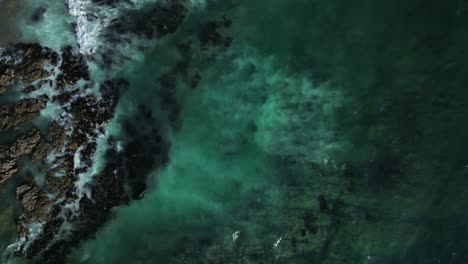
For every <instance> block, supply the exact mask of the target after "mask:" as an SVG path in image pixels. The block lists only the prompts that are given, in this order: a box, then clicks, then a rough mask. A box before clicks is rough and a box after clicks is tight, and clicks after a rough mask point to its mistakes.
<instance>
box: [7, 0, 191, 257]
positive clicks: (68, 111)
mask: <svg viewBox="0 0 468 264" xmlns="http://www.w3.org/2000/svg"><path fill="white" fill-rule="evenodd" d="M100 4H106V3H100ZM109 4H110V3H109ZM151 12H155V13H157V14H158V15H159V16H158V19H157V21H154V23H152V24H151V25H153V26H154V27H151V28H144V29H142V30H143V31H144V32H140V31H141V30H140V28H139V27H138V25H136V27H135V28H124V27H122V25H124V24H114V27H120V31H122V32H120V31H119V29H115V28H112V29H111V31H112V32H116V33H112V34H127V35H128V34H136V35H140V34H142V35H143V36H146V37H148V38H153V37H162V36H164V35H167V34H171V33H173V32H174V31H175V30H176V29H177V27H178V25H179V24H180V23H181V22H182V20H183V18H184V16H185V14H186V12H187V10H186V9H185V8H184V7H183V5H181V4H180V2H178V1H176V2H175V3H174V4H171V5H169V7H161V6H156V7H155V8H154V9H153V10H152V11H151ZM131 15H132V14H131ZM134 15H135V14H133V15H132V16H134ZM136 15H138V14H136ZM111 31H109V32H111ZM112 34H111V35H108V36H107V37H108V38H111V37H112V36H113V35H112ZM114 37H115V36H114ZM111 53H112V52H111V50H109V52H104V54H107V55H110V54H111ZM0 55H1V56H0V99H2V98H4V99H5V100H3V101H2V105H0V133H13V132H12V131H13V130H18V129H19V128H20V127H21V128H22V129H21V132H20V133H19V134H18V132H16V131H14V133H15V135H16V134H18V135H17V136H16V139H14V141H13V142H8V143H7V144H4V145H0V188H2V187H3V186H6V185H8V184H10V185H14V188H15V196H16V200H17V202H18V203H19V205H20V207H21V210H22V213H21V215H20V216H19V218H18V219H17V221H16V225H17V233H18V237H19V240H18V241H17V242H16V243H15V244H14V245H11V246H10V248H13V250H12V254H13V255H16V256H22V257H25V258H26V259H28V260H30V261H32V262H34V263H36V262H37V263H64V262H65V258H66V256H67V254H68V253H69V251H70V249H71V248H72V247H73V246H76V245H77V244H78V243H79V242H80V241H82V240H84V239H88V238H90V237H92V236H93V234H94V233H95V232H96V231H97V230H98V228H99V227H101V226H102V225H103V224H104V223H105V222H106V221H107V220H108V218H109V216H110V215H111V209H112V208H113V207H115V206H118V205H122V204H126V203H128V202H129V201H130V200H131V199H140V198H141V197H142V196H143V193H144V192H145V190H146V187H147V186H146V176H145V175H146V173H147V172H148V171H149V169H150V168H147V169H144V167H145V166H146V167H148V165H151V166H152V167H153V166H162V165H163V164H165V163H167V152H168V149H169V147H168V144H167V143H166V142H165V141H164V139H163V138H162V137H161V136H160V135H159V133H158V131H157V129H156V128H154V129H152V131H151V132H149V134H148V133H146V134H144V133H143V134H142V135H139V136H138V137H134V139H133V140H131V141H130V142H128V143H127V144H126V146H124V147H122V146H117V142H116V140H115V139H113V138H112V137H111V136H108V135H107V133H106V131H105V130H106V129H105V127H106V125H107V124H108V122H109V121H110V120H111V119H112V117H113V115H114V110H115V107H116V105H117V103H118V100H119V92H121V91H124V90H125V89H126V87H127V86H128V82H127V81H126V80H123V79H114V80H107V81H104V82H102V83H100V84H94V83H93V81H92V80H90V74H89V71H88V66H87V62H86V58H85V57H84V56H83V55H82V54H80V53H79V52H78V51H76V50H74V49H73V48H71V47H65V48H64V49H62V50H61V52H59V53H58V52H55V51H53V50H51V49H49V48H47V47H42V46H40V45H39V44H25V43H19V44H12V45H9V46H6V47H4V48H2V49H0ZM102 63H107V64H108V66H110V64H112V63H114V62H113V61H111V60H110V59H109V60H106V56H103V60H102ZM96 85H98V87H99V88H98V91H95V89H96V88H95V87H96ZM93 89H94V90H93ZM10 93H11V94H14V95H15V96H14V98H13V99H11V98H9V97H8V94H10ZM4 101H5V102H4ZM140 110H141V111H142V112H145V110H144V109H143V108H141V109H140ZM50 111H55V112H54V113H55V115H54V116H53V117H52V118H50V117H49V118H48V119H47V118H46V119H47V122H46V124H45V125H44V124H42V125H40V126H38V125H37V124H39V123H40V122H42V123H44V120H42V121H40V120H41V118H42V119H44V118H43V115H44V114H45V113H47V112H50ZM45 115H47V114H45ZM142 116H143V118H144V117H145V115H144V113H143V114H142ZM143 121H144V120H143ZM124 124H125V125H124V126H125V127H124V130H125V131H126V133H133V132H132V131H135V130H136V131H138V127H135V125H134V124H132V122H130V121H128V122H124ZM23 126H24V128H23ZM44 127H46V128H45V129H44ZM99 141H101V144H103V145H105V146H106V148H105V149H104V150H98V147H99V146H98V143H99ZM145 144H146V146H147V147H146V148H144V149H141V147H140V146H141V145H145ZM155 150H157V151H155ZM100 151H101V152H102V151H104V153H99V152H100ZM100 156H102V157H100ZM99 158H103V159H104V160H106V161H107V163H106V164H105V165H104V167H103V168H96V164H94V163H95V162H96V159H99ZM148 159H150V160H149V161H148V162H147V164H144V163H142V162H144V161H146V160H148ZM137 160H140V161H141V162H136V163H135V161H137ZM140 165H142V166H140ZM29 167H34V168H36V169H35V170H28V169H27V168H29ZM24 168H26V169H24ZM142 168H143V169H142ZM145 172H146V173H145ZM38 174H39V175H38ZM132 175H133V176H132ZM132 177H134V178H132ZM127 184H128V186H129V187H126V186H127ZM0 213H2V212H0Z"/></svg>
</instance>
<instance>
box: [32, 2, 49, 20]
mask: <svg viewBox="0 0 468 264" xmlns="http://www.w3.org/2000/svg"><path fill="white" fill-rule="evenodd" d="M46 11H47V8H45V7H44V6H40V7H38V8H36V10H34V12H33V14H32V15H31V21H32V22H34V23H37V22H39V21H41V20H42V18H43V17H44V13H45V12H46Z"/></svg>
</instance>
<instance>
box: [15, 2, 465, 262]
mask: <svg viewBox="0 0 468 264" xmlns="http://www.w3.org/2000/svg"><path fill="white" fill-rule="evenodd" d="M146 2H148V3H149V4H151V2H155V1H145V3H143V4H142V2H141V3H140V4H142V5H141V6H138V8H139V9H144V8H145V7H146V6H145V5H144V4H148V3H146ZM25 3H27V8H26V9H24V10H25V11H24V12H31V10H33V9H35V8H37V7H38V6H39V5H43V4H45V5H47V6H48V7H49V8H48V9H47V10H48V11H46V13H45V14H44V18H43V20H42V21H41V22H40V23H36V24H28V22H27V21H26V22H25V21H24V20H21V21H20V25H21V29H22V31H21V32H22V36H23V38H24V40H26V41H39V42H40V43H41V44H43V45H47V46H50V47H52V48H54V49H57V50H58V49H60V48H61V47H63V46H64V45H67V44H72V45H77V44H76V40H75V38H74V31H73V28H72V27H71V25H72V23H73V22H74V19H75V18H74V17H73V16H70V15H68V13H67V12H66V7H65V6H64V5H63V4H64V3H63V2H60V1H54V2H52V1H30V2H28V1H25ZM191 10H192V11H191V12H190V13H189V15H188V17H187V18H186V19H185V20H184V22H183V23H182V25H181V26H180V28H179V29H178V31H177V32H176V33H175V34H173V35H169V36H167V37H164V38H162V39H158V40H151V41H149V40H145V39H136V38H135V39H133V40H132V41H131V42H129V43H126V44H121V45H120V46H117V47H115V50H117V52H118V53H119V54H124V55H125V56H124V57H128V59H127V60H125V62H124V63H122V64H120V65H118V66H116V67H106V66H102V65H100V64H99V63H95V64H94V63H93V65H92V75H93V76H94V77H93V78H94V80H95V81H96V82H99V81H101V80H103V79H104V78H105V77H108V76H119V77H123V78H125V79H127V80H128V81H129V82H130V86H129V88H128V89H127V90H126V91H125V92H124V93H123V95H122V97H121V100H120V102H119V105H118V107H117V111H116V116H115V118H114V119H113V121H112V122H111V123H110V124H109V126H108V127H107V131H108V133H109V134H110V135H112V136H115V137H116V138H117V139H118V140H119V141H121V142H122V144H125V142H126V141H127V140H129V139H128V137H131V135H128V134H126V133H125V132H124V129H123V126H124V120H125V119H126V118H132V119H135V120H137V118H138V115H140V114H141V113H140V112H139V109H140V108H141V106H144V107H145V109H149V111H150V113H151V119H150V120H151V121H150V122H146V123H145V122H142V123H139V124H138V125H139V126H138V128H139V129H140V130H142V131H145V130H151V129H152V128H154V127H156V128H157V129H158V130H159V131H160V133H161V134H162V135H163V137H164V138H165V139H167V140H168V141H169V142H170V144H171V147H170V152H169V159H168V162H167V164H166V165H165V166H164V167H162V168H156V169H154V170H153V171H151V172H150V173H149V186H150V187H149V189H148V190H147V191H146V192H145V194H144V197H143V198H142V199H141V200H137V201H132V202H131V203H130V204H129V205H127V206H122V207H119V208H116V209H115V212H114V214H113V217H112V219H111V220H110V221H109V222H108V223H107V224H106V225H105V226H104V227H103V228H102V229H101V230H99V231H98V233H97V234H96V237H95V238H93V239H90V240H88V241H83V242H82V243H81V244H80V245H79V246H78V247H76V248H75V249H74V250H73V252H72V253H71V254H70V256H69V257H68V262H69V263H99V264H100V263H103V264H104V263H293V264H295V263H297V264H299V263H327V264H328V263H329V264H331V263H333V264H341V263H369V264H371V263H408V264H409V263H464V261H466V259H467V257H468V256H467V255H468V243H467V242H466V238H467V236H468V226H467V224H468V223H467V220H466V219H468V218H467V217H468V215H467V212H468V211H467V210H466V204H467V202H468V201H467V199H468V197H467V193H466V187H467V186H468V180H467V173H468V169H467V166H468V154H467V152H466V148H465V142H467V140H468V138H467V134H466V132H465V128H466V126H465V123H466V115H467V114H466V113H468V112H467V111H468V106H467V104H466V99H467V98H468V94H467V90H466V89H465V85H466V84H467V83H468V82H467V81H468V80H467V79H466V76H468V75H466V73H467V70H468V68H467V67H468V65H466V63H467V60H466V56H467V45H466V44H467V41H468V39H466V36H465V33H466V29H467V27H468V24H467V22H468V20H467V19H466V15H467V13H466V12H467V11H468V6H467V5H466V4H465V3H464V2H463V1H455V0H453V1H447V2H444V3H441V2H440V1H419V0H411V1H370V0H359V1H352V2H350V1H338V0H333V1H318V0H309V1H302V0H294V1H286V0H271V1H268V2H265V1H259V0H245V1H244V0H239V1H228V2H226V3H224V2H223V3H220V2H217V1H207V2H206V3H203V4H200V3H198V2H197V4H196V5H195V6H194V7H193V8H191ZM223 15H224V16H225V17H227V18H228V19H231V20H232V25H231V26H230V28H227V29H223V32H222V34H223V35H225V36H229V37H232V38H233V42H232V44H231V46H230V47H229V48H228V49H226V50H224V49H222V48H218V49H217V50H216V49H215V48H213V51H210V50H208V51H206V50H205V51H203V50H200V49H199V48H197V45H198V41H197V40H196V36H197V33H198V31H199V29H200V27H201V26H202V25H203V24H205V23H207V22H209V21H212V20H218V19H220V17H221V16H223ZM24 17H26V16H24ZM187 40H192V42H193V45H192V48H193V51H192V58H191V60H192V61H191V66H190V71H194V72H197V73H199V75H200V76H201V81H200V83H199V85H198V87H197V88H195V89H192V88H190V87H189V85H188V83H187V81H186V80H184V78H183V77H182V76H180V75H179V76H178V77H177V79H176V81H175V84H176V85H175V90H174V94H173V97H172V100H173V101H171V104H178V105H180V106H181V112H180V115H179V117H178V119H177V120H176V121H174V120H173V119H171V114H170V109H171V106H167V105H166V103H165V98H163V94H164V87H162V86H161V84H160V83H159V82H158V79H159V78H160V76H161V75H162V74H164V73H166V72H168V71H169V69H171V67H174V65H175V64H176V63H177V62H178V61H180V60H181V58H183V54H181V53H180V51H179V50H178V49H177V44H179V43H181V42H185V41H187ZM102 41H104V40H102ZM145 41H146V42H145ZM142 43H143V44H142ZM140 45H143V46H144V49H139V48H138V47H137V46H140ZM210 52H213V53H214V54H216V56H215V57H213V58H209V53H210ZM97 53H99V49H97ZM207 54H208V55H207ZM207 57H208V58H207ZM174 123H176V125H175V124H174ZM102 147H106V146H102ZM96 163H98V164H95V166H98V167H99V166H101V165H103V164H105V163H106V160H105V159H104V158H103V157H101V158H98V159H96Z"/></svg>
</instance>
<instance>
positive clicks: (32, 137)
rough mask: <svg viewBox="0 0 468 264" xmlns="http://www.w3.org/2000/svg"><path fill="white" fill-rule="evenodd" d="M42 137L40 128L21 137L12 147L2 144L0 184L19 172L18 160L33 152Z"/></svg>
mask: <svg viewBox="0 0 468 264" xmlns="http://www.w3.org/2000/svg"><path fill="white" fill-rule="evenodd" d="M40 139H41V134H40V132H39V131H38V130H33V131H32V132H30V133H29V134H27V135H23V136H21V137H19V138H18V139H17V140H16V141H15V142H14V143H13V144H11V146H10V147H6V146H0V186H1V184H2V183H5V182H7V181H8V180H10V179H11V178H12V177H14V176H15V174H16V173H17V172H18V168H17V166H16V164H17V162H18V160H19V159H20V158H21V157H22V156H25V155H29V154H31V153H32V151H33V149H34V147H35V146H36V145H37V144H38V142H39V140H40Z"/></svg>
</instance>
